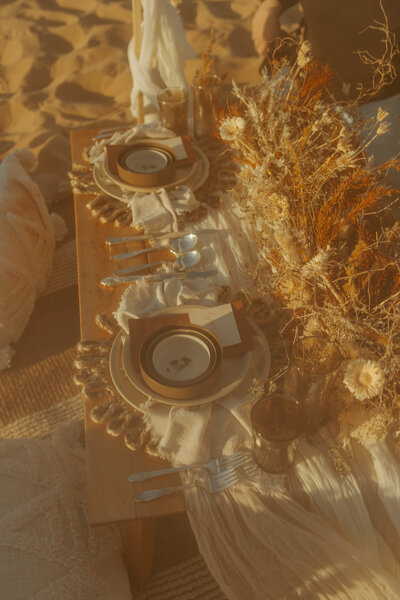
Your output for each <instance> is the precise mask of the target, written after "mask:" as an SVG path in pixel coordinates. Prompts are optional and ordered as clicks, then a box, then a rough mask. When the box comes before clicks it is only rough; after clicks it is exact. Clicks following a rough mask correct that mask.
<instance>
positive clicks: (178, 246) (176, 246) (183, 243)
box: [110, 233, 198, 260]
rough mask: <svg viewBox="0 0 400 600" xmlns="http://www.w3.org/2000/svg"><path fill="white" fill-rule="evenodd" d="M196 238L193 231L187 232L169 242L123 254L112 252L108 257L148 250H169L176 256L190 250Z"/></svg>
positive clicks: (138, 254)
mask: <svg viewBox="0 0 400 600" xmlns="http://www.w3.org/2000/svg"><path fill="white" fill-rule="evenodd" d="M197 241H198V238H197V235H195V234H194V233H187V234H186V235H184V236H182V237H181V238H178V239H176V240H174V241H173V242H172V243H171V244H167V245H163V244H156V245H155V246H151V247H150V248H142V250H136V251H135V252H125V253H124V254H112V255H111V256H110V258H111V259H112V260H125V259H126V258H134V257H135V256H140V255H141V254H148V253H149V252H153V251H154V250H163V249H166V250H171V252H172V253H173V254H175V255H176V256H178V254H181V253H182V252H188V251H189V250H192V248H194V247H195V245H196V244H197Z"/></svg>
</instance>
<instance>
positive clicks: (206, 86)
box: [192, 74, 222, 138]
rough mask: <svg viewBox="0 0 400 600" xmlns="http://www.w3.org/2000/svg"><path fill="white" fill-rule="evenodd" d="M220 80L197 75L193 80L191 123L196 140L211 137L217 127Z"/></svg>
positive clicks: (213, 76)
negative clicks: (192, 122) (192, 123)
mask: <svg viewBox="0 0 400 600" xmlns="http://www.w3.org/2000/svg"><path fill="white" fill-rule="evenodd" d="M221 84H222V82H221V78H220V77H219V76H218V75H214V74H204V75H198V76H197V77H195V78H194V79H193V82H192V90H193V121H194V135H195V137H197V138H201V137H211V136H213V135H214V134H215V133H216V131H217V127H218V113H219V110H220V96H221Z"/></svg>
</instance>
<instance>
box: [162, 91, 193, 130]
mask: <svg viewBox="0 0 400 600" xmlns="http://www.w3.org/2000/svg"><path fill="white" fill-rule="evenodd" d="M157 99H158V105H159V107H160V115H161V121H162V124H163V125H164V127H166V128H167V129H170V130H171V131H173V132H174V133H176V135H186V134H187V132H188V93H187V91H186V90H184V89H183V88H166V89H165V90H162V91H161V92H160V93H159V94H158V96H157Z"/></svg>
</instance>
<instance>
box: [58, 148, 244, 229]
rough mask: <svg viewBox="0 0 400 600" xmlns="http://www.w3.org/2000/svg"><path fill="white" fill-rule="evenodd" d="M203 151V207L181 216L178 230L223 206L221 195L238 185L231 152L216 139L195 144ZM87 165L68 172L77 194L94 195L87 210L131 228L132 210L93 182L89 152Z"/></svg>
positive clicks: (198, 193) (200, 192) (200, 195)
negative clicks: (207, 167)
mask: <svg viewBox="0 0 400 600" xmlns="http://www.w3.org/2000/svg"><path fill="white" fill-rule="evenodd" d="M196 143H197V144H198V145H199V147H200V149H201V150H202V151H203V152H204V153H205V154H206V155H207V158H208V160H209V163H210V171H209V175H208V178H207V180H206V181H205V183H204V184H203V185H202V186H201V187H200V188H199V189H198V190H196V193H195V196H196V199H197V200H198V201H199V202H200V206H199V207H198V208H196V209H194V210H192V211H187V212H184V213H182V214H180V215H178V217H177V219H178V227H179V229H182V228H183V227H184V225H185V223H188V222H193V221H199V220H201V219H203V218H205V217H206V216H207V212H208V210H207V206H210V207H212V208H220V207H221V205H222V192H224V191H226V190H227V189H230V188H233V187H234V185H235V183H236V170H237V169H236V165H235V163H234V162H233V160H232V151H231V150H228V149H227V147H226V146H225V145H224V144H222V143H221V142H220V141H218V140H217V139H213V138H211V139H203V140H199V141H196ZM83 157H84V158H85V159H86V161H87V162H86V164H78V163H74V164H73V165H72V170H71V171H70V172H69V178H70V181H71V186H72V189H73V191H74V193H76V194H90V195H92V196H94V198H92V199H91V200H90V201H89V202H88V203H87V207H88V209H89V210H90V212H91V213H92V215H93V216H94V217H96V218H99V219H100V221H101V222H102V223H111V222H112V223H114V225H115V226H116V227H128V226H129V225H132V212H131V209H130V207H129V206H128V205H127V204H126V203H125V202H123V201H121V200H118V199H117V198H112V197H111V196H108V195H106V194H104V193H103V192H102V191H101V190H100V189H99V188H98V187H97V185H96V183H95V181H94V179H93V165H91V164H90V163H89V160H88V150H87V149H86V150H85V151H84V152H83Z"/></svg>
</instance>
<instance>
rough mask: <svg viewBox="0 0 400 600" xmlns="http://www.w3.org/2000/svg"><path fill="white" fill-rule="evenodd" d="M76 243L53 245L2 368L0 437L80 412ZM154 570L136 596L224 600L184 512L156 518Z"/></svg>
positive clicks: (30, 432) (37, 431)
mask: <svg viewBox="0 0 400 600" xmlns="http://www.w3.org/2000/svg"><path fill="white" fill-rule="evenodd" d="M79 338H80V332H79V308H78V290H77V273H76V254H75V242H74V240H72V239H70V240H69V241H68V242H66V243H64V244H63V245H62V246H60V248H59V249H57V250H56V254H55V260H54V268H53V273H52V276H51V278H50V280H49V282H48V285H47V288H46V290H45V291H44V293H43V294H42V296H41V297H40V298H39V299H38V300H37V302H36V305H35V309H34V312H33V314H32V317H31V319H30V321H29V324H28V326H27V328H26V330H25V331H24V333H23V335H22V337H21V339H20V340H19V342H18V343H17V344H15V345H14V349H15V350H16V355H15V356H14V358H13V361H12V366H11V368H10V369H8V370H7V371H4V372H3V373H1V374H0V437H1V438H8V439H9V438H21V437H28V438H31V437H40V438H44V437H46V436H49V435H51V433H52V432H53V431H54V430H55V429H56V427H57V426H58V425H61V424H65V423H68V422H70V421H71V420H74V419H78V420H82V419H83V402H82V398H81V395H80V393H79V390H78V388H77V387H76V385H75V384H74V382H73V367H72V364H73V361H74V359H75V358H76V344H77V342H78V341H79ZM153 565H154V566H153V575H152V577H151V579H150V581H149V582H148V583H147V584H146V586H145V587H144V589H143V590H141V592H140V593H138V594H134V596H133V600H189V599H190V600H203V599H204V600H223V599H224V598H225V596H224V595H223V594H222V592H221V591H220V589H219V587H218V585H217V584H216V582H215V580H214V579H213V577H212V576H211V574H210V573H209V571H208V569H207V567H206V565H205V563H204V561H203V559H202V558H201V556H200V555H199V552H198V548H197V545H196V541H195V539H194V536H193V533H192V531H191V528H190V525H189V522H188V519H187V516H186V515H185V514H181V515H175V516H171V517H165V518H162V519H159V521H158V525H157V533H156V544H155V556H154V561H153Z"/></svg>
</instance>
